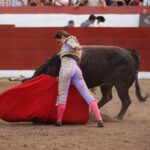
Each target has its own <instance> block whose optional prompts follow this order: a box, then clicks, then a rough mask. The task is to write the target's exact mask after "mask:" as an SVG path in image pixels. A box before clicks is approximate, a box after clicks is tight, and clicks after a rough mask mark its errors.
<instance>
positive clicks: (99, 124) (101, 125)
mask: <svg viewBox="0 0 150 150" xmlns="http://www.w3.org/2000/svg"><path fill="white" fill-rule="evenodd" d="M97 127H99V128H102V127H104V122H103V121H102V120H100V121H98V123H97Z"/></svg>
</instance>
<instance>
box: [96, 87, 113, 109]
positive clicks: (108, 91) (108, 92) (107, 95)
mask: <svg viewBox="0 0 150 150" xmlns="http://www.w3.org/2000/svg"><path fill="white" fill-rule="evenodd" d="M112 87H113V85H111V84H107V85H102V86H100V89H101V92H102V98H101V100H100V101H99V102H98V107H99V108H100V107H102V106H104V105H105V104H106V103H107V102H109V101H110V100H111V99H112Z"/></svg>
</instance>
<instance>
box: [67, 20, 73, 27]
mask: <svg viewBox="0 0 150 150" xmlns="http://www.w3.org/2000/svg"><path fill="white" fill-rule="evenodd" d="M65 27H74V21H73V20H69V21H68V24H67V25H66V26H65Z"/></svg>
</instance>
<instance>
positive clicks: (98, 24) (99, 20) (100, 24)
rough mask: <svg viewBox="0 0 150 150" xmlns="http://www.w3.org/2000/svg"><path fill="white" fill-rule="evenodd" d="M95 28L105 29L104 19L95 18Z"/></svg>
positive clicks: (100, 17) (101, 17)
mask: <svg viewBox="0 0 150 150" xmlns="http://www.w3.org/2000/svg"><path fill="white" fill-rule="evenodd" d="M96 19H97V27H105V23H104V22H105V18H104V17H103V16H97V17H96Z"/></svg>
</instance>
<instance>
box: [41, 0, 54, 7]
mask: <svg viewBox="0 0 150 150" xmlns="http://www.w3.org/2000/svg"><path fill="white" fill-rule="evenodd" d="M52 1H53V0H43V5H44V6H47V5H52Z"/></svg>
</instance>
